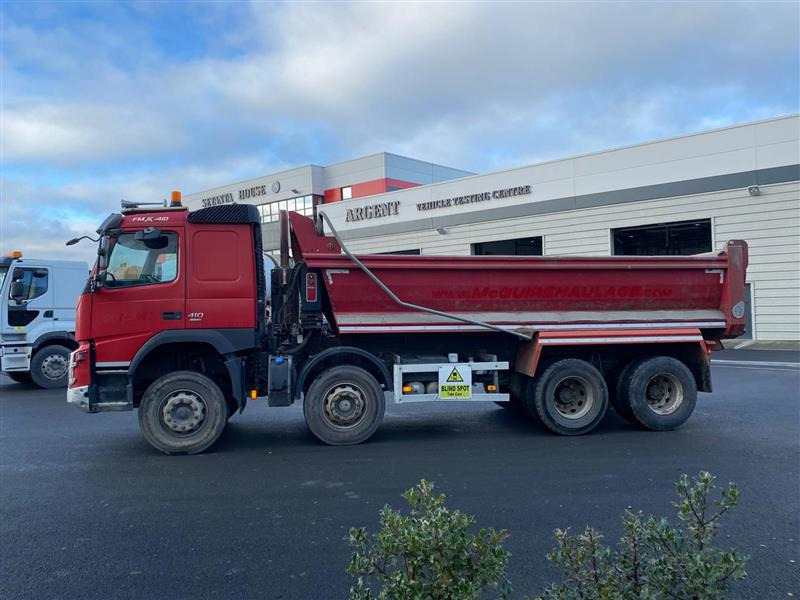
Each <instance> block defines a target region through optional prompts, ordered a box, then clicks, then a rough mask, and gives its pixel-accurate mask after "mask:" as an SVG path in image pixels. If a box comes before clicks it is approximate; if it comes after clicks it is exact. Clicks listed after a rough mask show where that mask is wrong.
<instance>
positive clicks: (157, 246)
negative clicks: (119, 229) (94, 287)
mask: <svg viewBox="0 0 800 600" xmlns="http://www.w3.org/2000/svg"><path fill="white" fill-rule="evenodd" d="M107 272H108V279H106V283H105V285H106V286H107V287H130V286H134V285H148V284H153V283H166V282H168V281H173V280H174V279H175V278H176V277H177V276H178V236H177V234H175V233H172V232H164V233H163V234H162V235H161V236H159V237H158V238H157V239H151V240H141V239H139V240H137V239H136V234H134V233H122V234H120V235H119V236H118V237H117V239H116V243H115V244H114V246H113V248H112V249H111V257H110V258H109V261H108V269H107Z"/></svg>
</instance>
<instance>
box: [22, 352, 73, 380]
mask: <svg viewBox="0 0 800 600" xmlns="http://www.w3.org/2000/svg"><path fill="white" fill-rule="evenodd" d="M69 352H70V351H69V349H68V348H65V347H64V346H55V345H54V346H45V347H44V348H40V349H39V350H37V351H36V354H34V355H33V359H32V360H31V378H32V379H33V382H34V383H35V384H36V385H38V386H39V387H40V388H44V389H52V388H60V387H67V371H68V370H69Z"/></svg>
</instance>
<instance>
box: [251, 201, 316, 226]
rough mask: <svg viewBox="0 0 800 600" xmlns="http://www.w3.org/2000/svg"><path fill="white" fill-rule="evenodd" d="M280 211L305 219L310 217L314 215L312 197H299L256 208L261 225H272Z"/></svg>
mask: <svg viewBox="0 0 800 600" xmlns="http://www.w3.org/2000/svg"><path fill="white" fill-rule="evenodd" d="M282 210H289V211H294V212H298V213H300V214H301V215H304V216H306V217H311V216H313V214H314V196H300V197H299V198H290V199H289V200H279V201H277V202H270V203H269V204H260V205H259V206H258V212H260V213H261V222H262V223H274V222H275V221H277V220H278V218H279V217H278V215H279V214H280V211H282Z"/></svg>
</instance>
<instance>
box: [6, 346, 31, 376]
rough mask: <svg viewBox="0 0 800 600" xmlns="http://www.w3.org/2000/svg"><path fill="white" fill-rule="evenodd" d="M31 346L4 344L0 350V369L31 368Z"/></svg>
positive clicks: (22, 369)
mask: <svg viewBox="0 0 800 600" xmlns="http://www.w3.org/2000/svg"><path fill="white" fill-rule="evenodd" d="M32 350H33V347H32V346H25V345H6V346H4V347H3V348H2V350H0V370H2V371H3V372H19V371H30V370H31V353H32Z"/></svg>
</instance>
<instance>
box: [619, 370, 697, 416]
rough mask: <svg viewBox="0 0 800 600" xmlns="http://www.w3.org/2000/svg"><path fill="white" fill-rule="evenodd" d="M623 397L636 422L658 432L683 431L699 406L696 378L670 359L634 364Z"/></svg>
mask: <svg viewBox="0 0 800 600" xmlns="http://www.w3.org/2000/svg"><path fill="white" fill-rule="evenodd" d="M623 393H624V398H625V399H626V401H627V403H628V406H629V407H630V410H631V412H632V414H633V416H634V418H635V419H636V421H637V422H638V423H639V424H640V425H641V426H642V427H644V428H646V429H652V430H655V431H668V430H670V429H675V428H676V427H680V426H681V425H683V423H685V422H686V419H688V418H689V417H690V416H691V415H692V413H693V412H694V407H695V405H696V404H697V384H696V383H695V380H694V375H692V372H691V371H690V370H689V368H688V367H687V366H686V365H685V364H683V363H682V362H681V361H679V360H677V359H675V358H672V357H671V356H654V357H652V358H645V359H643V360H640V361H638V362H637V363H635V364H634V365H633V366H632V367H631V370H630V372H629V373H628V375H627V377H626V381H625V384H624V390H623Z"/></svg>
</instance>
